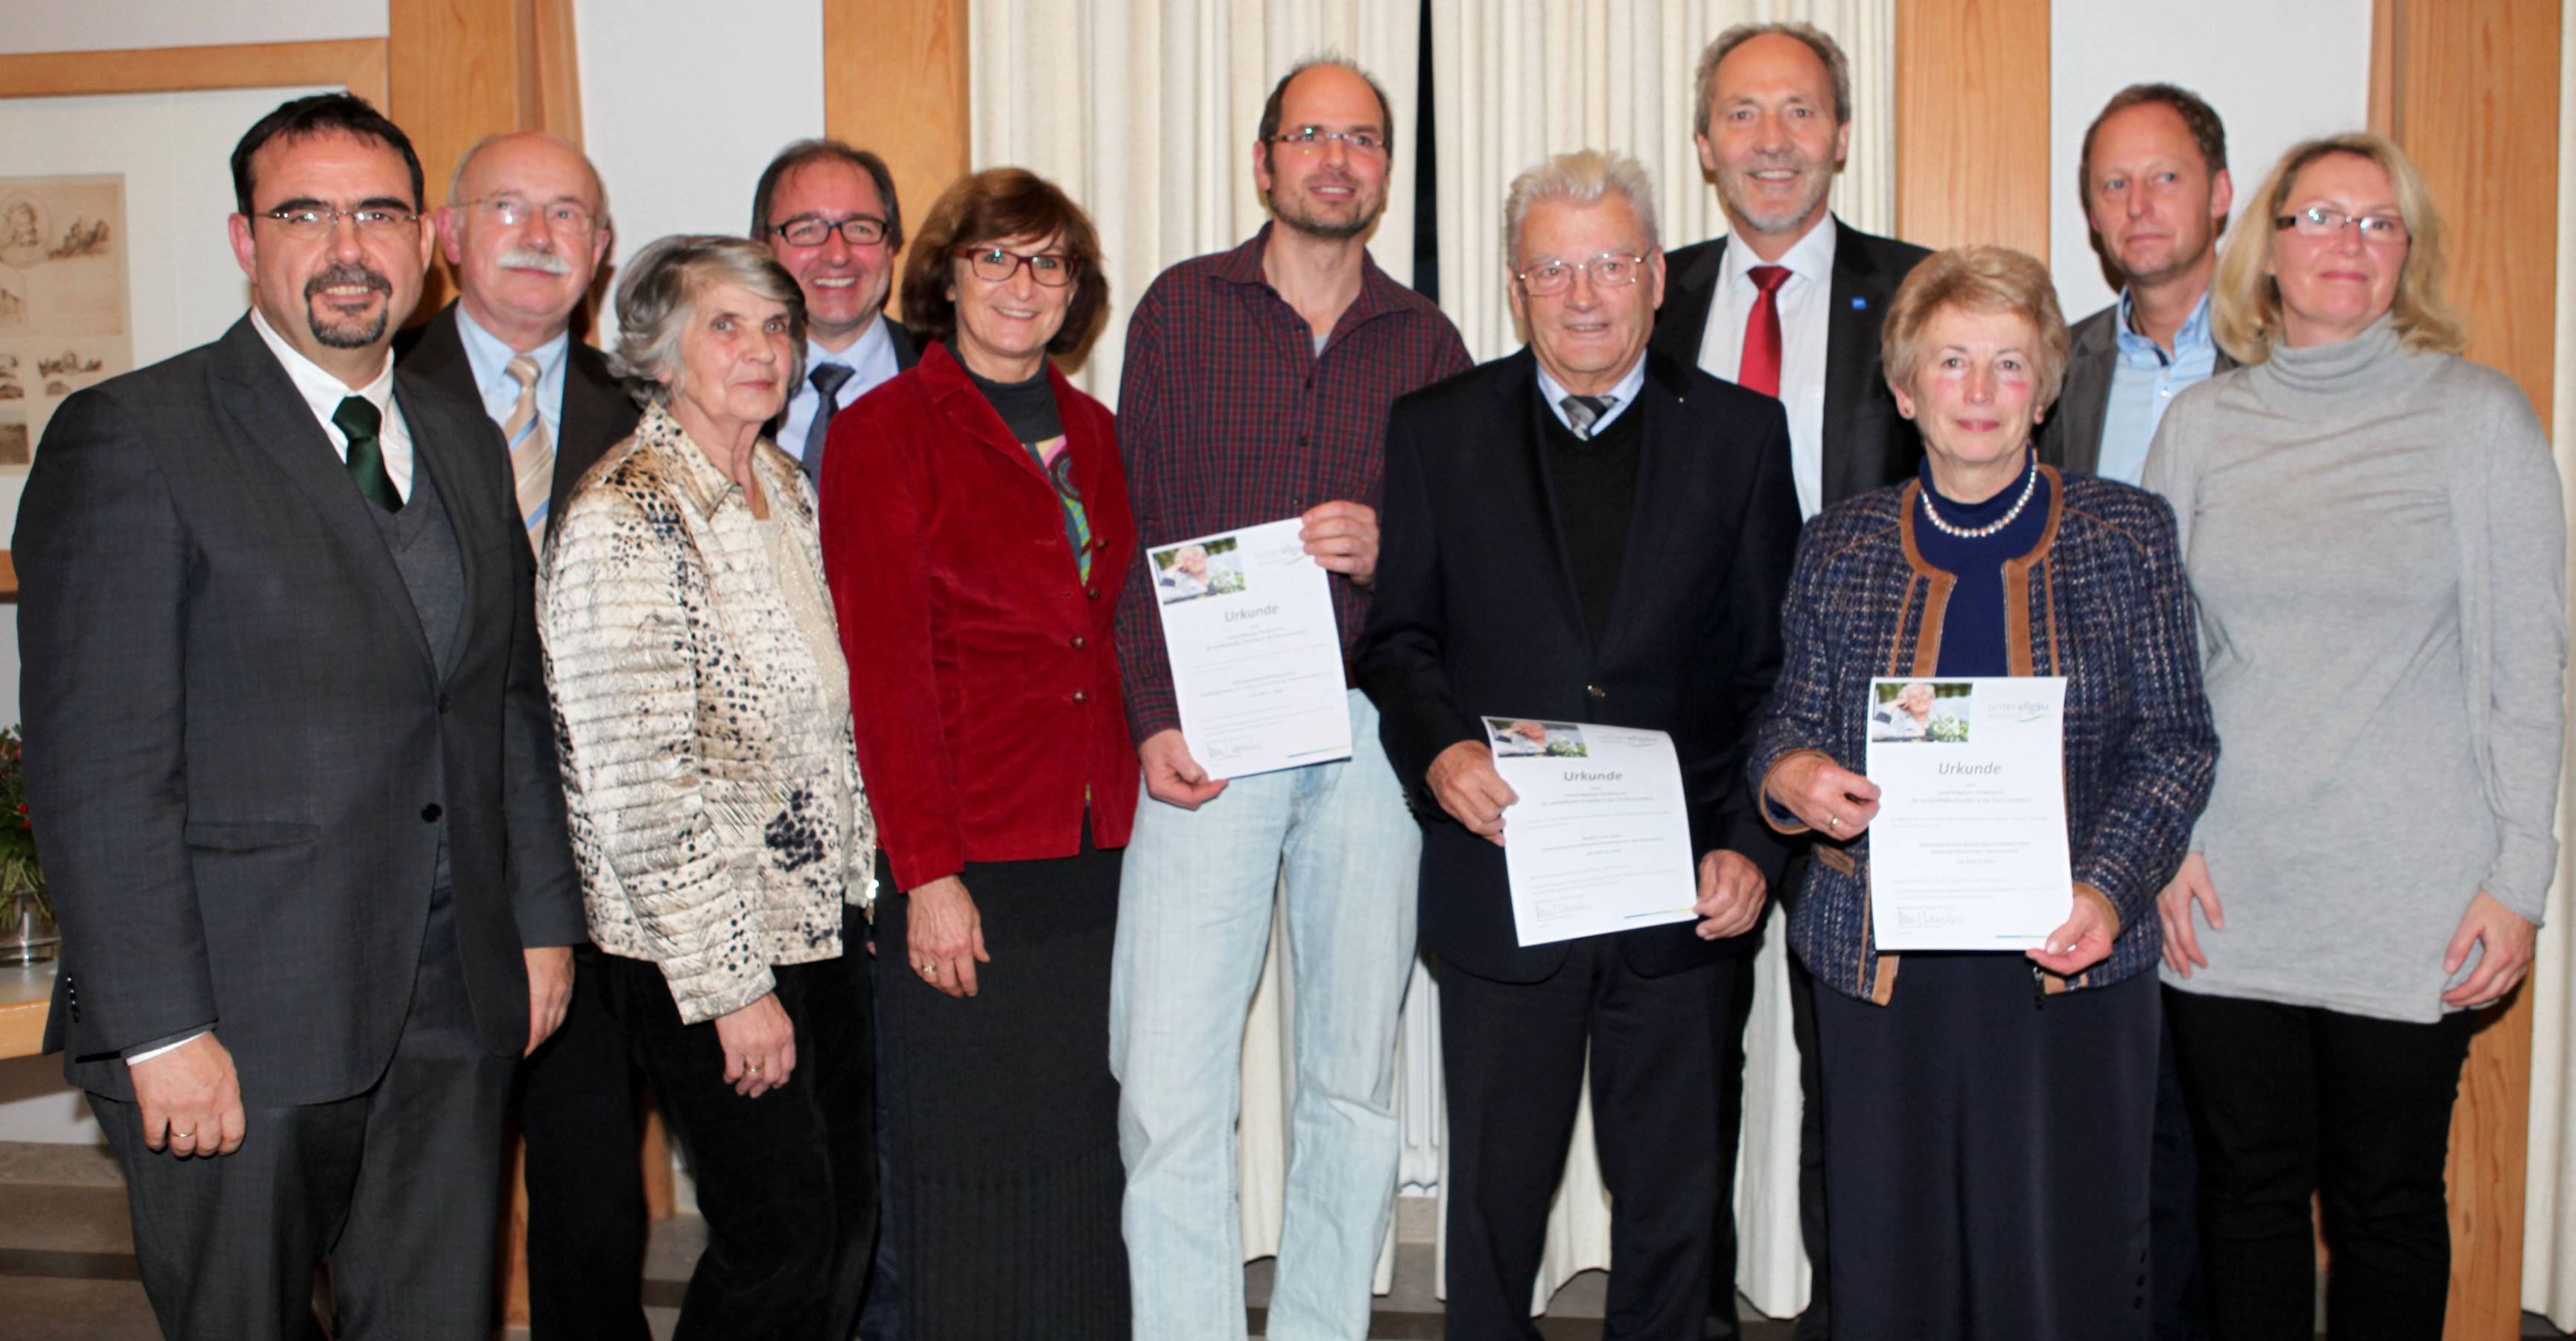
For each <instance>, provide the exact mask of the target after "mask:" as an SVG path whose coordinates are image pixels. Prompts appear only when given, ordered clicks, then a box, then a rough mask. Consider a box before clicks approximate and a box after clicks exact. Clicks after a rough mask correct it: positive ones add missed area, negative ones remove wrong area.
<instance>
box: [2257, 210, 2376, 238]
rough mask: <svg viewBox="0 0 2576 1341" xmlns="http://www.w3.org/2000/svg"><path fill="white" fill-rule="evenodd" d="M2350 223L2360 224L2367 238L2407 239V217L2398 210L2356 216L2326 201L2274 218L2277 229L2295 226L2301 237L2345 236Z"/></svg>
mask: <svg viewBox="0 0 2576 1341" xmlns="http://www.w3.org/2000/svg"><path fill="white" fill-rule="evenodd" d="M2347 225H2359V226H2360V228H2361V240H2362V241H2364V242H2403V241H2405V240H2406V221H2405V220H2404V219H2401V218H2398V217H2397V216H2396V215H2394V214H2365V215H2360V216H2354V215H2350V214H2346V213H2344V212H2343V211H2342V210H2330V209H2327V208H2326V207H2325V206H2323V205H2310V206H2309V207H2307V208H2306V209H2303V210H2301V211H2299V212H2298V213H2296V214H2284V215H2281V216H2279V217H2278V218H2275V219H2273V220H2272V227H2273V228H2274V230H2276V231H2277V230H2281V229H2290V228H2295V229H2297V230H2298V232H2299V236H2301V237H2341V236H2342V235H2343V230H2344V228H2345V227H2346V226H2347Z"/></svg>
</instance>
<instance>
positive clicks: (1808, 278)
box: [1699, 214, 1841, 517]
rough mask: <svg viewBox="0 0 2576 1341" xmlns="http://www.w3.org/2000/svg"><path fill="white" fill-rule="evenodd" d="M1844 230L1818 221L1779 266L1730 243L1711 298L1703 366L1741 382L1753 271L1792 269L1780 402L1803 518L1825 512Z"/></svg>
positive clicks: (1783, 301) (1785, 287)
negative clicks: (1838, 253) (1831, 331)
mask: <svg viewBox="0 0 2576 1341" xmlns="http://www.w3.org/2000/svg"><path fill="white" fill-rule="evenodd" d="M1840 231H1841V229H1840V227H1839V225H1837V224H1836V222H1835V220H1834V217H1833V216H1832V215H1830V214H1828V215H1826V216H1825V217H1824V218H1822V219H1819V220H1817V221H1816V226H1815V227H1813V228H1810V229H1808V230H1807V235H1806V236H1805V237H1802V238H1800V239H1798V241H1797V243H1796V244H1795V245H1793V246H1791V247H1790V248H1789V250H1788V252H1787V253H1786V254H1784V255H1783V256H1781V258H1780V259H1779V260H1777V261H1766V260H1763V259H1762V258H1761V257H1759V256H1756V255H1754V254H1753V249H1752V248H1751V247H1748V246H1746V245H1744V239H1743V238H1741V237H1738V238H1736V239H1734V240H1733V241H1730V242H1729V243H1727V244H1726V255H1725V257H1724V258H1723V259H1722V260H1721V262H1720V267H1721V268H1720V269H1719V271H1718V276H1717V291H1716V293H1715V294H1714V295H1712V296H1711V298H1710V300H1709V309H1708V329H1707V331H1706V332H1705V333H1703V334H1702V335H1701V336H1700V341H1699V366H1700V367H1702V368H1704V369H1707V370H1708V372H1709V373H1710V374H1711V375H1713V376H1717V377H1723V378H1725V379H1726V380H1728V381H1730V382H1733V381H1737V380H1740V379H1739V378H1738V377H1737V374H1738V373H1739V372H1741V371H1742V370H1743V366H1744V323H1745V320H1746V319H1747V318H1748V317H1750V316H1751V315H1752V312H1753V300H1754V299H1755V298H1756V297H1758V296H1760V294H1761V292H1762V291H1761V290H1760V289H1758V288H1756V287H1754V284H1753V278H1752V270H1753V267H1755V266H1757V265H1784V266H1787V267H1789V278H1788V279H1787V280H1785V281H1783V282H1782V283H1781V285H1780V292H1779V294H1778V296H1777V302H1778V304H1779V307H1780V404H1781V405H1782V406H1783V407H1784V408H1785V409H1787V410H1788V412H1789V475H1790V478H1791V479H1792V480H1794V481H1795V482H1796V484H1797V486H1798V512H1799V515H1801V516H1803V517H1813V516H1815V515H1816V514H1817V513H1818V512H1820V511H1823V510H1824V506H1825V334H1826V331H1827V329H1828V327H1829V325H1830V323H1831V322H1832V320H1833V302H1832V299H1833V290H1834V239H1835V236H1836V235H1837V234H1838V233H1839V232H1840Z"/></svg>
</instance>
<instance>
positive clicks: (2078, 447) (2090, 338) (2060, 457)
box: [2039, 302, 2236, 475]
mask: <svg viewBox="0 0 2576 1341" xmlns="http://www.w3.org/2000/svg"><path fill="white" fill-rule="evenodd" d="M2068 337H2069V341H2070V344H2069V348H2068V349H2067V353H2066V384H2065V385H2064V386H2063V387H2062V388H2060V389H2059V391H2058V393H2057V405H2056V407H2055V408H2053V409H2051V410H2050V411H2049V412H2048V418H2047V420H2046V421H2044V422H2042V423H2041V424H2040V426H2039V459H2040V460H2042V461H2045V462H2047V463H2048V464H2050V465H2052V466H2055V467H2057V468H2058V469H2059V470H2071V471H2074V472H2076V473H2078V474H2083V475H2090V474H2092V473H2093V472H2094V470H2095V469H2096V468H2097V467H2099V466H2100V465H2101V462H2102V421H2103V419H2104V417H2105V416H2107V415H2108V414H2109V413H2110V411H2111V374H2112V373H2114V372H2116V371H2118V370H2119V366H2120V305H2119V304H2118V303H2116V302H2114V303H2112V304H2111V305H2110V306H2109V307H2106V308H2103V309H2102V310H2101V311H2099V312H2096V313H2094V314H2093V315H2091V316H2089V317H2086V318H2085V319H2083V320H2082V321H2079V322H2077V323H2075V328H2074V329H2073V330H2072V331H2070V332H2068ZM2235 366H2236V360H2234V359H2232V358H2229V357H2228V356H2227V351H2226V350H2225V349H2221V350H2219V351H2218V366H2217V367H2216V368H2215V369H2213V370H2212V372H2211V374H2210V375H2211V376H2213V377H2214V376H2216V375H2217V374H2219V373H2223V372H2225V371H2227V370H2228V369H2230V368H2233V367H2235Z"/></svg>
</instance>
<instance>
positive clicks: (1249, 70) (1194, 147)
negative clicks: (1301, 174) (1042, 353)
mask: <svg viewBox="0 0 2576 1341" xmlns="http://www.w3.org/2000/svg"><path fill="white" fill-rule="evenodd" d="M968 11H969V23H970V31H969V37H968V43H967V49H968V52H969V56H968V63H969V67H970V68H969V71H968V83H969V95H968V96H969V102H970V106H969V120H970V122H971V135H970V138H971V140H972V146H973V148H972V154H973V160H974V166H975V167H977V168H979V169H981V168H990V167H1022V168H1027V169H1029V170H1030V171H1032V172H1035V173H1037V174H1039V175H1040V176H1043V177H1046V178H1048V179H1049V180H1051V181H1053V182H1055V183H1056V184H1057V185H1058V186H1061V187H1063V188H1064V189H1065V191H1066V192H1067V193H1068V194H1070V195H1071V196H1072V197H1073V198H1074V200H1075V202H1076V203H1078V204H1080V205H1081V206H1082V207H1083V209H1084V210H1085V211H1087V212H1088V213H1089V214H1090V215H1091V219H1092V222H1093V224H1094V225H1095V226H1096V227H1098V228H1099V230H1100V246H1101V251H1102V252H1103V254H1104V255H1105V256H1106V258H1107V260H1108V272H1109V297H1110V316H1109V324H1108V326H1107V328H1106V329H1105V330H1104V331H1103V332H1102V334H1101V336H1100V339H1099V342H1098V343H1096V344H1095V345H1093V346H1092V351H1091V357H1090V358H1089V360H1087V361H1086V363H1085V364H1084V365H1083V367H1081V368H1080V369H1079V370H1075V371H1074V373H1073V375H1074V380H1075V381H1076V382H1078V383H1079V384H1080V385H1081V386H1082V387H1083V388H1084V389H1085V390H1087V391H1089V392H1090V393H1091V394H1093V395H1095V396H1098V397H1100V398H1101V399H1102V400H1104V401H1109V402H1111V403H1113V404H1114V403H1115V402H1116V399H1117V393H1118V369H1119V365H1120V363H1121V361H1122V359H1123V357H1124V355H1125V352H1126V347H1127V314H1128V312H1130V311H1132V310H1133V309H1134V307H1135V305H1136V299H1137V298H1138V297H1140V296H1141V295H1142V294H1143V293H1144V292H1145V286H1146V285H1148V284H1150V283H1152V282H1153V279H1154V276H1155V275H1157V274H1160V273H1161V272H1162V271H1163V270H1164V269H1165V268H1166V267H1169V266H1170V265H1172V264H1173V263H1175V262H1178V261H1183V260H1187V259H1189V258H1190V257H1192V256H1198V255H1201V254H1203V253H1206V252H1211V251H1221V250H1224V249H1226V248H1229V247H1232V246H1234V245H1236V244H1237V243H1240V242H1242V241H1243V240H1244V239H1245V238H1247V237H1250V236H1251V235H1252V233H1253V231H1254V230H1256V229H1258V228H1259V227H1260V226H1261V224H1262V221H1263V219H1264V218H1266V217H1267V216H1266V215H1265V214H1264V213H1263V210H1262V204H1261V195H1260V193H1259V192H1258V191H1256V190H1254V189H1253V185H1252V136H1253V130H1254V128H1255V127H1256V126H1257V125H1258V124H1259V122H1260V120H1261V104H1262V101H1263V100H1264V99H1265V98H1267V97H1268V96H1269V95H1270V86H1271V85H1272V84H1273V83H1275V82H1277V81H1278V78H1279V76H1280V75H1281V74H1282V73H1284V72H1285V71H1286V70H1287V69H1288V67H1289V66H1291V65H1293V64H1295V63H1296V62H1297V60H1298V59H1299V58H1301V57H1304V56H1307V55H1310V54H1313V53H1315V52H1317V51H1321V50H1324V49H1327V48H1329V49H1332V50H1336V51H1338V52H1340V53H1341V54H1342V55H1343V56H1345V57H1347V58H1349V59H1351V60H1354V61H1356V62H1358V63H1359V65H1360V66H1361V67H1362V68H1363V69H1366V70H1367V71H1369V72H1370V73H1371V74H1373V75H1375V76H1377V79H1378V81H1379V82H1380V83H1381V84H1383V85H1384V86H1385V88H1386V91H1387V96H1388V98H1389V99H1390V100H1392V101H1393V102H1394V104H1395V126H1396V142H1395V149H1396V153H1395V179H1394V183H1393V184H1392V185H1393V186H1394V187H1400V186H1402V185H1403V184H1404V183H1406V182H1407V181H1409V180H1410V179H1409V178H1408V177H1406V176H1405V174H1406V172H1407V171H1408V170H1409V169H1408V164H1409V163H1410V162H1411V160H1412V149H1413V131H1414V126H1413V124H1412V123H1413V120H1414V118H1413V116H1412V110H1413V105H1414V98H1415V90H1416V89H1418V88H1419V87H1420V81H1419V80H1418V78H1417V77H1416V76H1417V72H1418V68H1419V67H1418V65H1417V61H1418V59H1419V56H1420V51H1421V41H1420V34H1421V24H1420V15H1419V11H1418V10H1417V8H1416V7H1415V4H1414V3H1413V0H975V3H974V4H972V5H970V6H968ZM1370 252H1371V253H1372V254H1373V255H1374V256H1376V258H1377V263H1378V264H1379V265H1380V266H1383V267H1384V268H1385V269H1386V271H1387V273H1388V274H1391V275H1393V276H1395V277H1396V278H1397V279H1398V280H1402V281H1407V282H1409V281H1410V280H1411V279H1412V278H1413V193H1412V192H1411V191H1409V190H1402V189H1390V190H1389V191H1388V193H1387V210H1386V218H1385V221H1384V222H1382V223H1381V224H1379V226H1378V230H1377V235H1376V237H1375V238H1374V239H1373V240H1372V242H1371V243H1370Z"/></svg>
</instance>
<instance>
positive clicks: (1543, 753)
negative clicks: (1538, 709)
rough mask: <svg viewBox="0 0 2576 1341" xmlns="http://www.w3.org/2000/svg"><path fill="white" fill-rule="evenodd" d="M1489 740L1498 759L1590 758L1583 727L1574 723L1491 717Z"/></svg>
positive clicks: (1487, 724)
mask: <svg viewBox="0 0 2576 1341" xmlns="http://www.w3.org/2000/svg"><path fill="white" fill-rule="evenodd" d="M1485 738H1486V739H1487V740H1489V741H1491V742H1492V743H1493V746H1494V757H1496V758H1498V759H1588V758H1591V757H1592V751H1591V749H1590V748H1589V747H1587V746H1586V745H1585V744H1584V743H1583V728H1582V727H1581V726H1579V725H1577V724H1575V723H1573V722H1541V721H1535V720H1532V719H1530V718H1526V717H1488V718H1486V719H1485Z"/></svg>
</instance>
